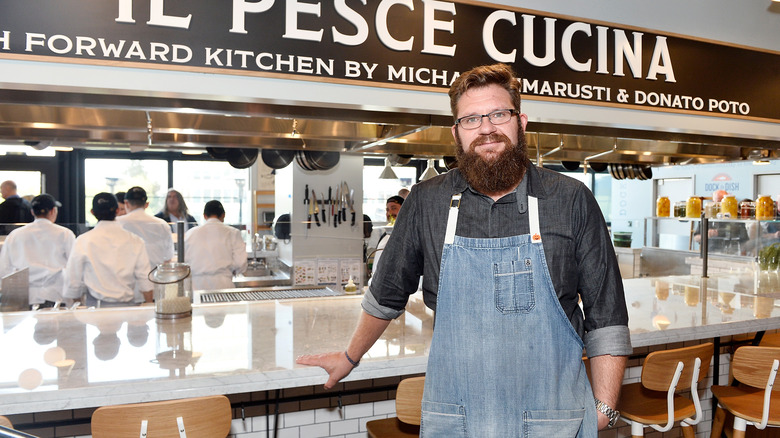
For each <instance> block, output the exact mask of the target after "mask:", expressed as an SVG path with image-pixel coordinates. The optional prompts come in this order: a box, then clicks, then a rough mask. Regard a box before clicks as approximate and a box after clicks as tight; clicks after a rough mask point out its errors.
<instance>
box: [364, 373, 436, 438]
mask: <svg viewBox="0 0 780 438" xmlns="http://www.w3.org/2000/svg"><path fill="white" fill-rule="evenodd" d="M424 386H425V377H411V378H408V379H404V380H402V381H401V383H399V384H398V389H397V390H396V393H395V413H396V415H397V417H390V418H385V419H382V420H372V421H369V422H368V423H366V430H367V432H368V436H369V437H370V438H407V437H417V436H420V417H421V415H422V413H421V410H422V394H423V387H424Z"/></svg>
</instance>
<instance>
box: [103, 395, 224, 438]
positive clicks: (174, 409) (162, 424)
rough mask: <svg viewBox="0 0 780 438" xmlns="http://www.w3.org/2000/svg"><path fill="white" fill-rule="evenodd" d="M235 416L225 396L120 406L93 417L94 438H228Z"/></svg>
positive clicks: (106, 408) (108, 407) (105, 408)
mask: <svg viewBox="0 0 780 438" xmlns="http://www.w3.org/2000/svg"><path fill="white" fill-rule="evenodd" d="M232 419H233V414H232V412H231V410H230V401H229V400H228V398H227V397H225V396H224V395H212V396H206V397H195V398H188V399H182V400H167V401H158V402H149V403H136V404H128V405H118V406H103V407H101V408H98V409H97V410H96V411H95V412H94V413H93V414H92V438H138V437H139V436H149V437H150V438H180V437H181V436H183V435H182V434H181V433H180V430H182V429H183V433H186V436H187V438H225V437H227V436H228V433H230V422H231V421H232Z"/></svg>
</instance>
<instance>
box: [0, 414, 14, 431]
mask: <svg viewBox="0 0 780 438" xmlns="http://www.w3.org/2000/svg"><path fill="white" fill-rule="evenodd" d="M0 426H5V427H9V428H13V427H14V425H13V424H11V420H9V419H8V418H7V417H3V416H2V415H0Z"/></svg>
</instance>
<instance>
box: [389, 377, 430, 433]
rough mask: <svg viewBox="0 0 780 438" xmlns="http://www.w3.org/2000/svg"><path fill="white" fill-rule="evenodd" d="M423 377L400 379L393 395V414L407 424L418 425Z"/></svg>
mask: <svg viewBox="0 0 780 438" xmlns="http://www.w3.org/2000/svg"><path fill="white" fill-rule="evenodd" d="M424 386H425V377H410V378H408V379H404V380H401V383H399V384H398V389H397V390H396V395H395V414H396V416H397V417H398V419H399V420H401V421H402V422H404V423H407V424H414V425H417V426H419V425H420V416H421V415H422V414H421V410H422V395H423V387H424Z"/></svg>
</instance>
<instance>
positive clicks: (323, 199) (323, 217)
mask: <svg viewBox="0 0 780 438" xmlns="http://www.w3.org/2000/svg"><path fill="white" fill-rule="evenodd" d="M320 197H321V198H322V223H323V224H325V225H327V223H328V216H327V214H326V213H325V194H324V193H322V192H320Z"/></svg>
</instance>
